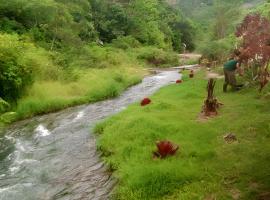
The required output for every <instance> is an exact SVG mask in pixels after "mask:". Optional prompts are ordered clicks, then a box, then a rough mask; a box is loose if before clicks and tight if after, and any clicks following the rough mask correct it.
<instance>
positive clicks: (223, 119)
mask: <svg viewBox="0 0 270 200" xmlns="http://www.w3.org/2000/svg"><path fill="white" fill-rule="evenodd" d="M205 76H206V75H205V74H204V73H201V72H199V73H198V74H196V75H195V79H188V78H187V77H186V78H184V81H183V83H181V84H173V85H170V86H167V87H165V88H162V89H161V90H160V91H159V92H157V93H156V94H154V95H153V96H151V97H150V98H151V100H152V103H151V104H150V105H149V106H146V107H141V106H140V105H139V104H138V103H136V104H133V105H131V106H129V107H128V108H127V109H126V110H124V111H122V112H121V113H119V114H117V115H115V116H113V117H111V118H110V119H107V120H105V121H104V122H102V123H101V124H98V125H97V126H96V132H97V133H98V134H99V139H98V146H99V150H100V151H101V152H102V153H103V159H104V161H105V162H106V163H107V164H108V165H109V166H110V167H111V170H112V171H113V175H114V177H116V178H117V179H118V185H117V187H116V188H115V190H114V195H113V197H114V199H118V200H125V199H130V200H137V199H138V200H139V199H140V200H143V199H145V200H146V199H147V200H151V199H155V200H157V199H162V200H165V199H166V200H170V199H174V200H176V199H179V200H180V199H181V200H193V199H224V200H227V199H228V200H229V199H246V200H249V199H260V198H261V199H263V198H266V199H267V198H268V197H269V190H270V181H269V180H270V179H269V176H270V169H269V167H268V166H269V164H270V163H269V154H268V152H269V150H270V149H269V147H270V146H269V142H270V137H269V132H270V129H269V124H270V121H269V119H270V111H269V109H268V104H269V99H267V98H262V97H261V96H260V94H259V93H258V91H257V89H256V88H254V87H250V88H245V89H243V90H242V91H239V92H237V93H233V92H228V93H223V92H222V84H223V79H218V80H217V85H216V91H215V95H216V97H217V98H218V100H219V101H220V102H222V103H223V104H224V106H222V108H221V109H220V110H219V115H218V116H217V117H215V118H210V119H208V120H201V119H200V118H199V114H200V111H201V109H202V105H203V102H204V99H205V97H206V90H205V88H206V84H207V79H206V78H205ZM229 133H231V134H233V135H235V136H236V138H237V140H236V141H234V142H232V143H227V142H226V141H225V140H224V136H226V135H228V134H229ZM158 140H170V141H172V142H174V143H176V144H178V145H180V149H179V152H178V153H177V155H176V156H175V157H170V158H168V159H164V160H159V159H153V157H152V152H153V151H155V150H156V147H155V142H156V141H158ZM267 194H268V196H267Z"/></svg>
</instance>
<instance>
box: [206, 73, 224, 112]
mask: <svg viewBox="0 0 270 200" xmlns="http://www.w3.org/2000/svg"><path fill="white" fill-rule="evenodd" d="M215 85H216V81H215V80H214V79H213V78H211V79H209V81H208V85H207V99H206V100H205V101H204V106H203V110H202V113H203V114H204V116H207V117H208V116H214V115H217V110H218V108H219V107H220V105H221V103H219V102H218V100H217V99H216V98H215V97H214V88H215Z"/></svg>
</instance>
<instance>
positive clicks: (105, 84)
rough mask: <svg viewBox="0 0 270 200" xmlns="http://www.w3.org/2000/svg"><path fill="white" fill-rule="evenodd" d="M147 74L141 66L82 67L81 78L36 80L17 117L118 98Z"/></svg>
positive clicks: (19, 108)
mask: <svg viewBox="0 0 270 200" xmlns="http://www.w3.org/2000/svg"><path fill="white" fill-rule="evenodd" d="M144 73H145V72H143V70H142V68H140V67H137V68H135V67H122V68H121V67H111V68H105V69H87V70H79V72H78V76H79V78H78V80H76V81H72V82H67V83H65V82H61V81H37V82H35V84H34V85H33V86H32V87H31V88H30V90H29V91H28V94H27V95H26V96H25V97H24V98H22V99H20V100H19V102H18V106H17V110H16V112H17V116H18V118H19V119H21V118H25V117H31V116H34V115H36V114H44V113H48V112H53V111H57V110H60V109H63V108H66V107H70V106H74V105H78V104H83V103H89V102H95V101H99V100H103V99H106V98H110V97H115V96H117V95H119V94H120V93H121V92H122V91H123V90H124V89H125V88H127V87H129V86H131V85H134V84H136V83H138V82H140V81H141V79H142V77H143V74H144Z"/></svg>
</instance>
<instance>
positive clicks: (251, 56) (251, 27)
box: [236, 14, 270, 90]
mask: <svg viewBox="0 0 270 200" xmlns="http://www.w3.org/2000/svg"><path fill="white" fill-rule="evenodd" d="M236 36H237V37H239V38H241V40H242V44H241V47H242V48H243V49H244V50H242V52H244V53H245V56H244V59H247V60H252V61H253V63H257V64H258V77H259V81H260V84H261V87H260V90H262V89H263V87H264V86H265V85H266V84H267V82H268V81H269V80H268V79H269V73H268V67H269V63H270V21H269V20H268V19H267V18H265V17H262V16H261V15H260V14H250V15H247V16H246V17H245V19H244V20H243V22H242V23H241V24H240V25H239V26H238V28H237V31H236Z"/></svg>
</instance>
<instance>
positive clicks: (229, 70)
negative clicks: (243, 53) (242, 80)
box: [223, 52, 243, 92]
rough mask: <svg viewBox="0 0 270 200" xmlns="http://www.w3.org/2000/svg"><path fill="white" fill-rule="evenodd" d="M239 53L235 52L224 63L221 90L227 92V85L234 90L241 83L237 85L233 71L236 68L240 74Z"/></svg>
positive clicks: (238, 87)
mask: <svg viewBox="0 0 270 200" xmlns="http://www.w3.org/2000/svg"><path fill="white" fill-rule="evenodd" d="M238 56H239V53H238V52H235V53H234V56H233V57H231V58H230V59H229V60H228V61H227V62H226V63H225V64H224V75H225V83H224V85H223V92H227V87H228V85H230V86H231V87H232V89H233V90H234V91H236V90H239V89H240V88H241V87H242V86H243V85H237V82H236V77H235V73H236V70H238V71H239V74H240V75H242V74H241V69H240V64H239V62H238Z"/></svg>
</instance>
